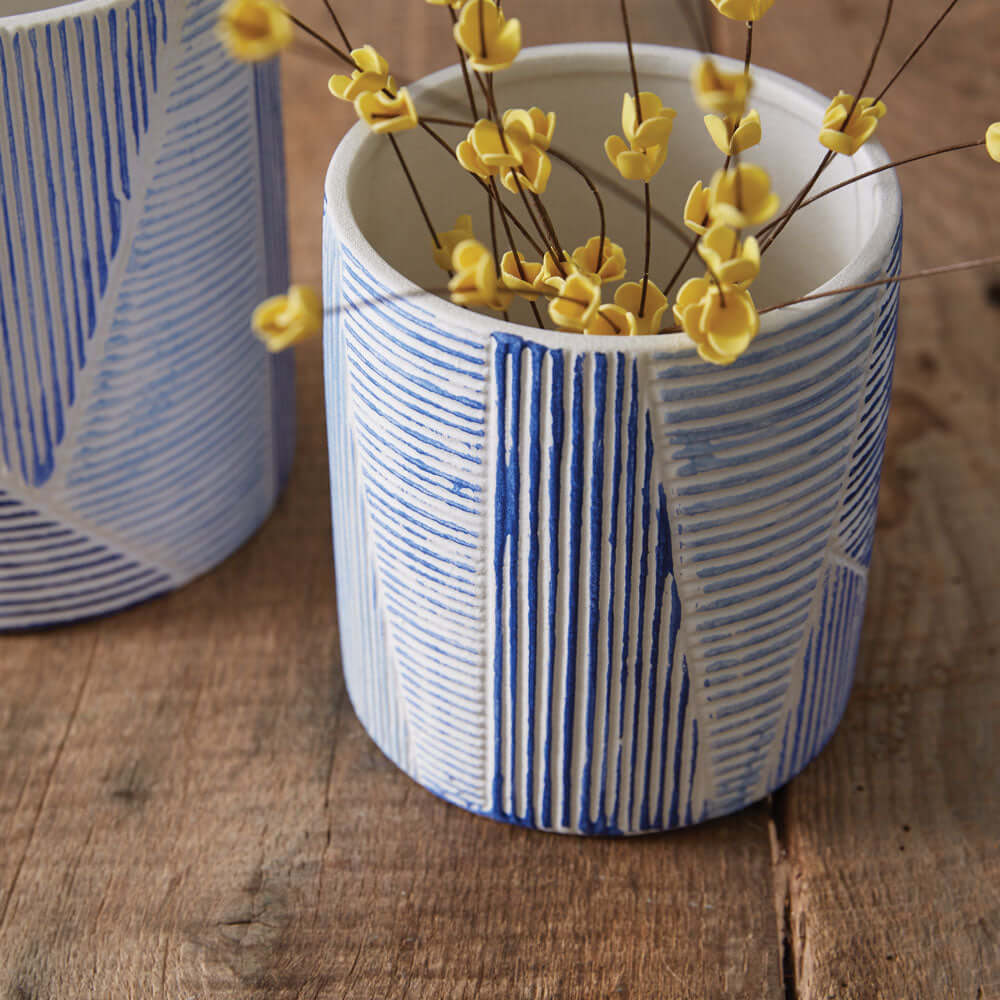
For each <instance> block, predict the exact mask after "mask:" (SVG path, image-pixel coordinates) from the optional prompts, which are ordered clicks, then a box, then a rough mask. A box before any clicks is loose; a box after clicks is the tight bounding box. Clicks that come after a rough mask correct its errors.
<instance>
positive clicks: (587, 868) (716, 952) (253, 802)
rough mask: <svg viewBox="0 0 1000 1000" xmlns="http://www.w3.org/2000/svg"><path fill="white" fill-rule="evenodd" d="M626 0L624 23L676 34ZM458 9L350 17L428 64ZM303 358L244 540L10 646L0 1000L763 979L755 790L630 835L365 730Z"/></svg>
mask: <svg viewBox="0 0 1000 1000" xmlns="http://www.w3.org/2000/svg"><path fill="white" fill-rule="evenodd" d="M524 6H525V7H526V11H525V17H524V20H525V29H526V36H527V37H528V38H530V39H531V40H532V41H551V40H553V39H555V38H558V37H567V38H568V37H583V38H586V37H610V36H611V35H612V32H615V31H617V22H616V20H615V16H614V14H615V12H614V10H612V9H609V10H600V11H598V10H595V9H593V8H591V7H588V6H586V5H584V6H583V7H582V8H581V5H573V4H570V3H568V2H566V3H563V2H560V3H554V2H552V3H547V4H536V5H524ZM636 7H637V9H636V14H635V25H636V33H637V35H638V36H640V37H644V38H648V39H649V40H657V39H659V38H661V37H663V36H665V35H667V34H670V33H671V32H672V31H673V30H674V29H673V28H672V27H669V26H668V25H667V23H666V22H665V21H664V20H663V19H662V11H660V10H658V9H657V8H656V5H652V4H647V5H645V6H643V7H642V9H641V10H640V9H639V5H636ZM297 8H298V9H302V10H305V11H308V13H309V17H310V18H311V20H312V22H313V23H316V24H320V23H322V16H323V15H322V5H321V3H320V2H319V0H315V2H313V0H310V2H309V3H306V4H302V5H301V8H299V5H297ZM446 16H447V15H446V13H445V12H444V11H442V10H439V9H437V8H436V7H430V6H428V5H427V4H425V3H422V2H418V0H413V2H411V3H407V4H401V3H399V2H398V0H372V2H371V3H369V4H368V5H367V6H366V7H365V8H364V11H352V12H351V13H350V14H349V18H350V23H349V24H348V25H347V26H348V27H349V29H350V30H351V31H352V33H353V32H356V33H357V34H358V36H359V38H358V40H366V38H367V36H368V35H369V33H370V34H371V36H372V37H373V38H377V39H379V40H381V39H387V40H388V41H387V43H386V44H384V45H382V46H380V47H382V48H384V50H385V53H386V55H389V56H391V57H392V58H393V64H394V67H398V69H399V72H400V74H401V75H406V76H415V75H418V74H419V73H421V72H423V71H425V70H427V69H429V68H432V67H434V66H437V65H442V64H444V63H445V62H447V61H449V60H450V58H451V56H450V54H449V53H448V52H447V49H446V47H440V38H441V36H440V22H441V21H442V20H444V19H446ZM432 25H433V26H432ZM373 26H375V27H373ZM615 37H617V34H616V35H615ZM330 72H331V67H330V66H329V65H321V64H318V63H317V62H315V61H314V60H313V58H312V56H311V55H309V54H307V53H306V52H305V51H302V50H300V51H298V52H297V53H296V54H295V55H294V56H293V57H292V58H291V59H290V60H289V61H288V64H287V67H286V96H287V105H286V107H287V118H288V145H289V157H290V161H291V163H292V182H291V184H290V198H291V206H290V210H291V221H292V233H293V268H294V273H295V275H296V278H297V280H304V281H314V282H315V281H317V279H318V276H319V243H320V211H321V203H322V180H323V174H324V171H325V165H326V162H327V160H328V158H329V154H330V151H331V150H332V147H333V145H334V143H335V142H336V140H337V138H338V137H339V135H340V134H342V132H343V130H344V129H345V128H346V127H347V125H348V124H349V113H348V112H349V109H345V108H344V107H343V106H339V105H338V104H337V103H336V102H334V101H333V100H332V99H331V98H329V97H328V96H327V95H326V94H325V90H324V83H325V78H326V76H327V75H328V74H329V73H330ZM299 362H300V364H299V380H298V381H299V390H300V401H299V418H300V438H299V451H298V462H297V466H296V470H295V473H294V477H293V481H292V484H291V486H290V489H289V491H288V494H287V495H286V497H285V499H284V500H283V501H282V503H281V505H280V506H279V509H278V511H277V513H276V514H275V516H274V517H273V518H272V519H271V521H270V522H269V523H268V525H267V526H266V527H265V528H264V530H263V531H262V533H261V534H260V535H259V536H258V537H257V538H256V539H255V540H254V541H252V542H251V543H250V544H248V545H247V546H246V547H245V548H244V549H243V550H242V551H241V552H239V553H238V554H237V555H235V556H234V557H233V558H232V559H230V560H229V561H228V562H227V563H226V564H225V565H224V566H223V567H221V568H220V569H219V570H218V571H217V572H215V573H212V574H210V575H209V576H207V577H205V578H204V579H202V580H200V581H198V582H196V583H194V584H193V585H191V586H190V587H188V588H186V589H185V590H183V591H181V592H180V593H178V594H175V595H173V596H171V597H169V598H166V599H163V600H160V601H156V602H153V603H152V604H149V605H146V606H144V607H141V608H137V609H134V610H132V611H129V612H126V613H124V614H122V615H119V616H116V617H114V618H110V619H107V620H105V621H101V622H96V623H89V624H84V625H80V626H77V627H74V628H70V629H64V630H60V631H58V632H52V633H45V634H38V635H26V636H20V637H16V638H10V637H8V638H4V639H3V640H0V642H2V654H0V690H2V691H3V698H2V707H0V912H2V913H3V916H2V917H0V998H2V1000H13V998H18V1000H25V998H32V1000H55V998H58V1000H65V998H68V997H78V996H90V995H94V996H101V997H108V998H110V1000H117V998H121V997H142V998H143V1000H147V998H149V1000H178V998H188V997H198V998H199V1000H209V998H211V1000H237V998H239V1000H258V998H260V1000H265V998H266V1000H276V998H281V1000H284V998H292V997H302V998H309V1000H313V998H323V1000H325V998H335V997H336V998H342V997H343V998H358V1000H372V998H380V997H387V998H388V997H392V998H396V997H400V998H402V997H406V998H414V1000H421V998H427V1000H431V998H433V1000H450V998H456V1000H457V998H472V997H478V998H484V1000H491V998H496V1000H511V998H515V997H525V998H528V997H531V998H577V997H579V998H587V1000H590V998H594V997H605V996H609V997H619V996H620V997H630V996H631V997H637V998H639V997H641V998H645V997H653V996H655V997H677V998H691V1000H704V998H705V997H715V996H726V997H734V998H737V997H738V998H743V997H746V998H758V997H759V998H767V1000H775V998H776V997H778V996H779V994H780V971H779V963H780V952H779V948H778V941H777V927H776V922H775V919H774V915H773V907H772V902H771V896H772V884H771V864H770V856H769V848H768V830H767V824H768V814H767V811H766V809H764V808H762V807H761V808H757V809H753V810H749V811H748V812H746V813H744V814H742V815H740V816H737V817H734V818H732V819H730V820H728V821H724V822H719V823H714V824H710V825H708V826H706V827H704V828H701V829H698V830H693V831H689V832H686V833H682V834H678V835H674V836H669V837H663V838H654V839H649V840H645V841H641V842H631V843H618V842H609V841H589V842H583V841H577V840H574V839H564V838H558V837H551V836H543V835H537V834H531V833H526V832H524V831H521V830H516V829H513V828H508V827H503V826H500V825H497V824H493V823H490V822H488V821H484V820H480V819H476V818H474V817H471V816H468V815H466V814H464V813H462V812H460V811H459V810H457V809H454V808H453V807H451V806H448V805H445V804H443V803H441V802H439V801H437V800H436V799H434V798H433V797H432V796H430V795H429V794H428V793H426V792H424V791H423V790H422V789H420V788H419V787H417V786H416V785H414V784H413V783H412V782H411V781H410V780H409V779H408V778H406V777H404V776H403V775H402V774H401V773H400V772H398V771H397V770H396V769H395V768H394V767H393V766H392V765H390V764H389V763H388V762H387V761H386V760H385V758H384V757H382V755H381V754H380V753H379V751H378V750H377V749H375V747H374V746H373V745H372V743H371V742H370V741H369V739H368V738H367V736H366V735H365V734H364V732H363V730H362V729H361V727H360V725H359V724H358V722H357V721H356V719H355V717H354V715H353V713H352V711H351V709H350V706H349V704H348V702H347V699H346V696H345V693H344V689H343V682H342V678H341V675H340V670H339V667H338V666H337V660H338V656H339V653H338V649H337V642H338V640H337V623H336V617H335V610H334V605H333V592H332V567H331V563H330V537H329V527H328V525H329V510H328V500H327V484H326V457H325V441H324V426H323V419H324V418H323V409H322V407H323V401H322V386H321V366H320V352H319V347H318V345H316V344H312V345H308V346H307V347H305V348H303V349H301V352H300V357H299Z"/></svg>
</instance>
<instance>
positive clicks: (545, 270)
mask: <svg viewBox="0 0 1000 1000" xmlns="http://www.w3.org/2000/svg"><path fill="white" fill-rule="evenodd" d="M573 270H575V267H574V265H573V262H572V261H569V260H563V261H560V262H559V263H556V255H555V254H554V253H553V252H552V251H551V250H546V251H545V253H544V255H543V256H542V270H541V272H540V273H539V275H538V278H537V280H536V282H535V287H536V288H540V289H542V290H544V289H546V288H556V287H558V284H559V282H560V281H562V280H563V279H564V278H566V277H568V276H569V274H570V272H572V271H573Z"/></svg>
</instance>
